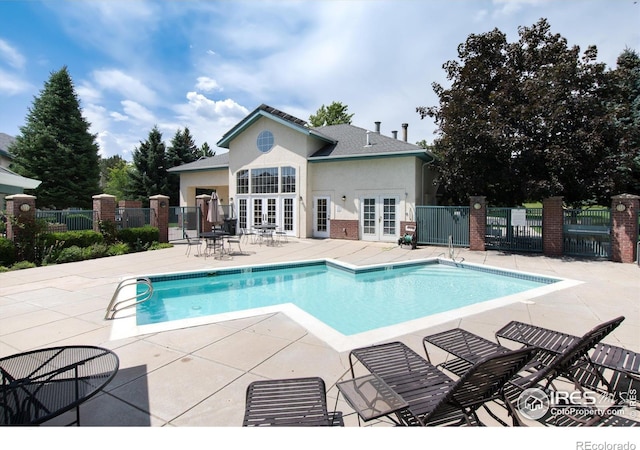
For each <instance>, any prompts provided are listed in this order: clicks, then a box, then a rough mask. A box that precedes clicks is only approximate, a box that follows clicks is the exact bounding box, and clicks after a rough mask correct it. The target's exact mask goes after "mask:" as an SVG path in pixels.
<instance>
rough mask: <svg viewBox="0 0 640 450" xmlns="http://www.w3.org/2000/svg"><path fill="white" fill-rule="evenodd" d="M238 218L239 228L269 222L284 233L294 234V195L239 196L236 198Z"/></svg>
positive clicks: (295, 221)
mask: <svg viewBox="0 0 640 450" xmlns="http://www.w3.org/2000/svg"><path fill="white" fill-rule="evenodd" d="M238 219H239V226H240V227H241V228H251V227H255V226H258V225H262V224H264V223H269V224H275V225H276V226H277V227H278V228H279V229H280V230H282V231H284V232H285V233H286V234H288V235H290V236H295V235H296V223H297V220H296V202H295V196H277V197H252V198H241V199H239V200H238Z"/></svg>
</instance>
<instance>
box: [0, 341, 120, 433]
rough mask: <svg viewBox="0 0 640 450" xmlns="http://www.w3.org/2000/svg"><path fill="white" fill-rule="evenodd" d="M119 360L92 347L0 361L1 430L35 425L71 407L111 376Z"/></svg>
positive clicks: (43, 351) (52, 350)
mask: <svg viewBox="0 0 640 450" xmlns="http://www.w3.org/2000/svg"><path fill="white" fill-rule="evenodd" d="M119 364H120V363H119V359H118V356H117V355H116V354H115V353H113V352H112V351H111V350H108V349H105V348H101V347H94V346H81V345H77V346H65V347H52V348H45V349H39V350H32V351H28V352H24V353H19V354H16V355H11V356H7V357H4V358H2V359H0V376H1V384H0V425H38V424H41V423H43V422H46V421H47V420H49V419H51V418H53V417H55V416H58V415H60V414H62V413H64V412H66V411H69V410H71V409H73V408H76V420H75V422H73V423H75V424H77V425H80V404H81V403H83V402H85V401H86V400H88V399H89V398H91V397H92V396H94V395H95V394H97V393H98V392H100V390H101V389H103V388H104V387H105V386H106V385H107V384H108V383H109V382H110V381H111V380H112V379H113V377H114V376H115V375H116V373H117V372H118V367H119Z"/></svg>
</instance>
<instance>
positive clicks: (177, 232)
mask: <svg viewBox="0 0 640 450" xmlns="http://www.w3.org/2000/svg"><path fill="white" fill-rule="evenodd" d="M200 214H201V213H200V208H198V207H197V206H170V207H169V242H175V241H182V240H185V239H186V235H189V237H197V236H198V235H199V234H200V223H201V222H200Z"/></svg>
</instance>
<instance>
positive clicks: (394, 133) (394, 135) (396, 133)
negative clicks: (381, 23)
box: [391, 130, 398, 139]
mask: <svg viewBox="0 0 640 450" xmlns="http://www.w3.org/2000/svg"><path fill="white" fill-rule="evenodd" d="M391 134H392V135H393V138H394V139H398V130H393V131H392V132H391Z"/></svg>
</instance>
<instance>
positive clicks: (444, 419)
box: [349, 342, 537, 426]
mask: <svg viewBox="0 0 640 450" xmlns="http://www.w3.org/2000/svg"><path fill="white" fill-rule="evenodd" d="M536 351H537V350H536V349H535V348H523V349H519V350H513V351H509V352H506V353H500V354H494V355H492V356H490V357H487V358H483V359H481V360H479V361H478V362H477V363H476V364H473V365H472V366H471V368H470V369H469V370H468V371H466V372H465V373H464V374H463V376H462V377H461V378H460V379H458V380H457V381H454V380H453V379H451V378H449V377H448V376H447V375H445V373H444V372H442V371H440V370H439V369H438V368H437V367H436V366H434V365H433V364H431V363H430V362H429V361H427V360H426V359H424V358H422V357H421V356H420V355H418V354H417V353H415V352H414V351H413V350H411V349H410V348H409V347H407V346H406V345H405V344H403V343H401V342H391V343H387V344H380V345H374V346H371V347H364V348H360V349H356V350H352V351H351V352H350V353H349V361H350V363H351V374H352V376H354V377H355V373H354V361H353V358H355V359H356V360H358V361H359V362H360V363H362V365H363V366H364V367H365V368H366V369H367V370H369V372H371V373H372V374H375V375H377V376H378V377H380V378H381V379H382V380H383V381H384V382H385V383H387V384H388V385H389V387H391V389H393V390H394V391H395V392H396V393H397V394H399V395H400V396H401V397H402V398H403V399H404V400H405V401H406V402H407V403H408V404H409V406H408V407H407V408H406V409H404V410H402V411H400V412H398V413H396V415H397V419H398V422H397V423H398V424H401V425H422V426H435V425H482V422H481V421H480V419H479V417H478V415H477V410H478V409H479V408H480V407H485V409H486V410H487V411H488V412H489V413H490V414H491V415H492V416H493V417H494V418H495V419H496V420H500V419H499V418H497V417H496V416H495V415H493V413H491V411H490V410H488V409H487V408H486V406H485V404H486V403H487V402H490V401H492V400H496V399H499V398H501V397H502V392H503V386H504V384H505V383H506V382H507V381H508V380H510V379H511V378H512V377H513V376H514V375H515V374H516V373H518V372H519V371H520V370H521V369H522V368H523V367H524V366H525V365H526V364H527V363H528V362H529V361H530V360H531V359H532V358H533V357H534V355H535V353H536ZM500 421H501V420H500ZM501 422H502V421H501ZM502 423H503V424H504V422H502Z"/></svg>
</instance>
